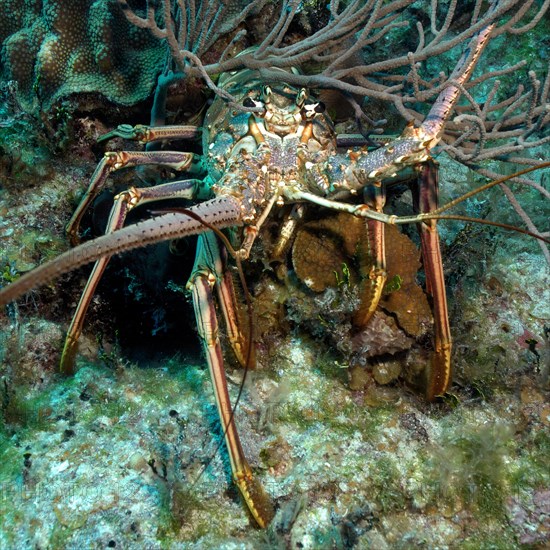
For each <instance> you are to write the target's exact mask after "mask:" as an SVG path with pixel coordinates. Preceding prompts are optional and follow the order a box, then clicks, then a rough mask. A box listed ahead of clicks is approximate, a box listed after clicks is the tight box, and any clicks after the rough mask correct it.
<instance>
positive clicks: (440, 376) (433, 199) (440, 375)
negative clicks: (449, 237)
mask: <svg viewBox="0 0 550 550" xmlns="http://www.w3.org/2000/svg"><path fill="white" fill-rule="evenodd" d="M418 169H419V177H418V181H417V183H416V184H415V185H414V186H413V203H414V208H415V210H416V211H417V212H419V213H429V212H432V211H433V210H435V209H436V208H437V206H438V194H439V182H438V167H437V164H436V163H435V162H434V161H432V160H430V161H428V162H426V163H425V164H421V165H419V167H418ZM418 226H419V230H420V239H421V243H422V258H423V261H424V271H425V273H426V289H427V291H428V293H429V294H430V295H431V296H432V299H433V315H434V330H435V338H434V340H435V341H434V348H435V349H434V352H433V355H432V360H431V364H430V369H429V373H428V381H427V386H426V398H427V399H428V400H432V399H434V398H435V397H437V396H440V395H443V394H444V393H445V392H446V391H447V388H448V387H449V385H450V383H451V348H452V341H451V329H450V325H449V313H448V309H447V297H446V294H445V278H444V276H443V264H442V261H441V248H440V244H439V233H438V231H437V221H436V220H425V221H422V222H420V223H419V224H418Z"/></svg>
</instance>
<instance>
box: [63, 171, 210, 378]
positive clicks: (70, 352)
mask: <svg viewBox="0 0 550 550" xmlns="http://www.w3.org/2000/svg"><path fill="white" fill-rule="evenodd" d="M200 183H201V182H200V181H197V180H187V181H175V182H170V183H165V184H163V185H158V186H156V187H149V188H144V189H136V188H134V187H132V188H130V189H129V190H128V191H125V192H123V193H120V194H119V195H117V196H116V197H115V204H114V205H113V208H112V210H111V214H110V216H109V220H108V222H107V230H106V233H112V232H113V231H116V230H118V229H120V228H121V227H122V226H123V225H124V221H125V219H126V216H127V214H128V212H129V211H130V210H131V209H132V208H134V207H136V206H137V205H138V204H139V205H141V204H146V203H148V202H152V201H159V200H163V199H173V198H186V199H192V198H193V197H194V196H195V190H196V187H197V185H198V184H200ZM111 257H112V256H111V255H108V256H103V257H102V258H100V259H99V260H98V261H97V262H96V263H95V265H94V268H93V270H92V273H91V274H90V276H89V278H88V282H87V283H86V286H85V288H84V291H83V292H82V296H81V297H80V301H79V303H78V306H77V308H76V311H75V313H74V315H73V318H72V321H71V324H70V325H69V329H68V331H67V336H66V338H65V345H64V347H63V353H62V354H61V362H60V370H61V372H63V373H64V374H72V373H73V372H74V363H75V357H76V352H77V347H78V339H79V337H80V335H81V334H82V327H83V325H84V318H85V316H86V312H87V311H88V307H89V305H90V302H91V300H92V298H93V296H94V294H95V291H96V288H97V285H98V283H99V281H100V279H101V277H102V275H103V273H104V271H105V268H106V267H107V264H108V263H109V260H110V259H111Z"/></svg>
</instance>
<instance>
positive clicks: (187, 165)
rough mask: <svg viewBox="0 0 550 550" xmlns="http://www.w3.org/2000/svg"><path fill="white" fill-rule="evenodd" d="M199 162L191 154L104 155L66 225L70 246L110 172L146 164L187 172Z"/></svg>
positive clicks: (75, 240)
mask: <svg viewBox="0 0 550 550" xmlns="http://www.w3.org/2000/svg"><path fill="white" fill-rule="evenodd" d="M199 162H200V160H199V159H198V157H197V156H196V155H194V154H193V153H180V152H175V151H154V152H142V151H135V152H131V151H120V152H118V153H110V152H107V153H105V156H104V157H103V158H102V159H101V161H100V162H99V164H98V165H97V167H96V169H95V171H94V173H93V175H92V179H91V180H90V184H89V186H88V189H87V190H86V192H85V193H84V196H83V197H82V200H81V201H80V204H79V205H78V207H77V208H76V210H75V211H74V214H73V215H72V217H71V219H70V220H69V223H68V224H67V228H66V232H67V235H68V237H69V240H70V241H71V244H72V245H73V246H76V245H77V244H79V241H80V239H79V236H78V231H79V228H80V222H81V221H82V217H83V216H84V213H85V212H86V210H87V209H88V207H89V206H90V204H91V203H92V201H93V200H94V199H95V198H96V197H97V195H98V194H99V192H100V191H101V190H102V189H103V187H104V186H105V181H106V180H107V177H108V176H109V174H110V173H111V172H114V171H115V170H120V169H121V168H128V167H131V166H144V165H146V164H157V165H161V166H168V167H170V168H173V169H174V170H179V171H183V170H188V171H189V170H190V169H191V168H192V166H193V164H195V165H197V164H198V163H199Z"/></svg>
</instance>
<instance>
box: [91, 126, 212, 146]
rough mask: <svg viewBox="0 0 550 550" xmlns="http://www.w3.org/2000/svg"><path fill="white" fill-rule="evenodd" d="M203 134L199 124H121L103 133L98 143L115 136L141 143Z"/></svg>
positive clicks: (193, 137)
mask: <svg viewBox="0 0 550 550" xmlns="http://www.w3.org/2000/svg"><path fill="white" fill-rule="evenodd" d="M200 135H201V130H200V128H198V127H197V126H182V125H167V126H146V125H144V124H136V125H135V126H132V125H130V124H120V125H119V126H117V127H116V128H115V129H114V130H111V131H110V132H107V133H106V134H103V135H102V136H100V137H99V138H98V140H97V141H98V143H99V142H101V141H107V140H109V139H112V138H114V137H121V138H123V139H131V140H134V141H138V142H139V143H152V142H154V141H160V140H174V139H196V138H199V137H200Z"/></svg>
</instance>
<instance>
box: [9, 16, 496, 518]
mask: <svg viewBox="0 0 550 550" xmlns="http://www.w3.org/2000/svg"><path fill="white" fill-rule="evenodd" d="M491 30H492V26H489V27H487V28H485V29H483V30H482V31H481V32H479V33H478V34H477V35H476V36H475V37H474V38H473V39H472V41H471V43H470V45H469V48H468V49H467V51H466V52H465V53H464V54H463V56H462V58H461V59H460V61H459V63H458V65H457V67H456V68H455V70H454V72H453V74H452V75H451V78H450V80H449V82H450V84H449V85H448V86H447V87H446V88H444V89H443V91H442V92H441V93H440V95H439V96H438V98H437V99H436V101H435V103H434V105H433V107H432V108H431V110H430V112H429V114H428V116H427V117H426V119H425V120H424V122H423V123H422V124H421V125H420V126H418V127H414V126H412V125H409V126H408V127H407V128H406V129H405V130H404V132H403V133H402V135H401V136H400V137H398V138H396V139H394V140H392V141H390V142H389V143H387V144H385V145H383V146H381V147H379V148H378V149H376V150H374V151H368V150H367V148H366V147H359V146H352V147H351V148H350V149H348V150H347V151H343V150H342V147H341V145H342V144H343V143H344V142H345V139H344V138H342V137H338V136H336V135H335V133H334V131H333V129H332V128H333V126H332V124H331V123H330V120H329V119H328V116H327V115H326V113H325V112H324V110H325V109H324V106H323V104H322V103H321V102H319V101H316V100H313V99H311V98H309V96H308V92H307V91H306V89H303V88H302V89H299V90H297V89H293V88H292V87H290V86H278V85H275V84H272V85H266V84H269V83H262V82H260V81H259V80H258V78H257V77H255V76H254V73H253V72H252V71H249V70H246V71H241V72H236V73H226V74H223V75H221V77H220V79H219V83H218V86H219V87H220V88H222V89H224V90H226V91H228V92H229V93H231V94H232V95H233V97H237V98H239V99H240V101H241V102H242V105H243V107H245V108H246V109H248V110H238V109H231V108H228V106H227V105H226V103H225V102H224V101H223V100H222V99H221V98H219V97H217V98H216V99H215V100H214V102H213V104H212V105H211V107H210V108H209V110H208V112H207V114H206V119H205V122H204V131H203V134H202V138H203V151H204V157H203V159H202V160H201V159H200V158H198V157H197V156H196V155H194V154H192V153H186V152H172V151H148V152H118V153H106V154H105V157H104V158H103V160H102V161H101V162H100V164H99V165H98V167H97V169H96V171H95V173H94V175H93V177H92V180H91V183H90V186H89V188H88V190H87V192H86V194H85V196H84V198H83V200H82V202H81V204H80V205H79V207H78V209H77V210H76V212H75V214H74V215H73V217H72V219H71V221H70V222H69V225H68V234H69V237H70V239H71V242H72V243H73V244H74V245H77V246H76V247H75V248H74V249H72V250H70V251H68V252H66V253H64V254H62V255H61V256H59V257H58V258H56V259H54V260H52V261H50V262H48V263H46V264H44V265H42V266H40V267H38V268H37V269H35V270H33V271H31V272H30V273H28V274H25V275H23V276H22V277H21V278H20V279H18V280H17V281H15V282H14V283H12V284H11V285H8V286H7V287H5V288H3V289H2V290H1V291H0V304H6V303H8V302H10V301H12V300H14V299H16V298H17V297H18V296H21V295H22V294H24V293H25V292H28V291H29V290H31V289H32V288H34V287H36V286H38V285H41V284H44V283H45V282H47V281H49V280H50V279H52V278H54V277H58V276H59V275H61V274H63V273H65V272H68V271H70V270H74V269H76V268H77V267H79V266H82V265H84V264H86V263H89V262H93V261H95V262H96V264H95V266H94V269H93V271H92V274H91V275H90V277H89V280H88V283H87V285H86V288H85V290H84V292H83V294H82V298H81V300H80V303H79V304H78V307H77V310H76V313H75V315H74V318H73V320H72V323H71V325H70V328H69V331H68V335H67V339H66V343H65V347H64V350H63V354H62V359H61V368H62V371H64V372H72V370H73V366H74V359H75V354H76V350H77V342H78V338H79V336H80V334H81V331H82V324H83V320H84V316H85V313H86V310H87V308H88V305H89V303H90V300H91V298H92V296H93V293H94V291H95V289H96V286H97V284H98V282H99V279H100V277H101V275H102V273H103V272H104V270H105V267H106V265H107V263H108V262H109V259H110V258H111V256H112V255H113V254H118V253H121V252H124V251H127V250H130V249H134V248H138V247H144V246H147V245H148V244H151V243H154V242H157V241H162V240H169V239H175V238H180V237H185V236H188V235H193V234H199V240H198V250H197V255H196V261H195V265H194V269H193V272H192V275H191V278H190V280H189V283H188V288H189V289H190V291H191V294H192V300H193V304H194V308H195V313H196V319H197V324H198V331H199V335H200V338H201V340H202V344H203V347H204V350H205V353H206V357H207V362H208V365H209V368H210V373H211V377H212V382H213V386H214V392H215V396H216V402H217V406H218V412H219V416H220V420H221V423H222V426H223V427H224V434H225V441H226V445H227V449H228V453H229V457H230V461H231V468H232V472H233V476H234V480H235V483H236V485H237V486H238V488H239V490H240V492H241V494H242V495H243V498H244V500H245V501H246V503H247V505H248V508H249V509H250V512H251V513H252V515H253V517H254V518H255V520H256V521H257V523H258V524H259V525H260V526H262V527H264V526H266V525H267V524H268V523H269V522H270V521H271V519H272V517H273V508H272V505H271V503H270V500H269V498H268V497H267V495H266V494H265V492H264V490H263V488H262V487H261V485H260V484H259V483H258V482H257V481H256V480H255V478H254V477H253V474H252V471H251V468H250V467H249V465H248V462H247V460H246V458H245V456H244V453H243V450H242V447H241V443H240V440H239V435H238V433H237V429H236V426H235V422H234V419H233V411H232V406H231V402H230V398H229V393H228V389H227V382H226V376H225V371H224V366H223V357H222V351H221V347H220V341H219V338H218V321H217V318H216V307H215V299H214V295H213V291H214V288H215V289H216V291H217V300H218V305H219V308H220V309H221V311H222V314H223V317H224V320H225V323H226V327H227V335H228V339H229V342H230V344H231V346H232V347H233V349H234V350H235V353H236V356H237V358H238V359H239V361H240V362H241V363H242V364H243V365H245V366H246V365H248V364H249V363H250V362H251V360H252V355H253V350H252V344H251V342H250V341H249V338H248V336H247V331H246V328H245V327H241V326H240V325H239V316H238V314H237V299H236V297H235V290H234V288H233V282H232V278H231V276H230V275H229V273H228V270H227V263H228V260H227V257H226V254H225V252H224V250H223V248H221V247H220V239H219V237H218V232H219V230H221V229H224V228H242V233H241V235H242V240H241V245H240V248H239V250H238V251H237V253H236V255H237V257H238V259H241V260H242V259H246V258H247V257H248V256H249V254H250V252H251V249H252V246H253V244H254V241H255V239H256V237H257V235H258V233H259V231H260V229H261V227H262V224H263V223H264V222H265V220H266V218H267V217H268V216H269V215H270V214H271V213H272V212H273V211H274V210H275V209H277V208H278V207H279V206H281V205H284V204H295V205H303V204H304V203H305V204H309V203H311V204H314V205H317V206H319V207H322V208H327V209H332V210H336V211H342V212H347V213H349V214H353V215H355V216H358V217H361V218H364V219H365V220H366V224H367V229H368V234H369V247H370V251H371V255H372V257H373V266H372V268H371V270H370V273H369V275H368V277H369V280H370V288H369V293H370V295H371V298H370V306H369V307H368V310H367V311H366V312H364V317H365V318H364V319H363V323H366V322H367V321H368V319H369V318H370V316H372V315H373V314H374V312H375V310H376V307H377V304H378V302H379V300H380V297H381V295H382V290H383V287H384V284H385V282H386V278H387V277H386V269H385V266H386V260H385V243H384V224H388V223H389V224H402V223H417V224H418V225H419V227H420V234H421V245H422V254H423V259H424V269H425V273H426V279H427V289H428V292H429V293H430V294H431V295H432V297H433V314H434V323H435V338H434V352H433V356H432V362H431V366H430V367H429V369H428V371H429V377H428V378H429V381H428V384H427V389H426V396H427V399H429V400H432V399H434V398H435V397H436V396H440V395H442V394H444V393H445V392H446V390H447V388H448V386H449V384H450V381H451V345H452V344H451V334H450V328H449V321H448V314H447V302H446V297H445V285H444V278H443V271H442V264H441V253H440V247H439V238H438V232H437V227H436V219H435V218H437V215H438V213H439V210H438V205H437V194H438V181H437V168H436V165H435V163H434V162H433V161H432V160H431V159H430V149H431V148H433V147H434V146H435V145H436V144H437V143H438V141H439V139H440V136H441V134H442V131H443V127H444V125H445V122H446V120H447V119H448V118H449V115H450V112H451V111H452V109H453V107H454V105H455V104H456V102H457V99H458V97H459V95H460V90H461V87H462V85H463V83H464V82H466V81H467V80H468V78H469V77H470V75H471V73H472V70H473V68H474V65H475V63H476V61H477V59H478V58H479V55H480V53H481V51H482V50H483V47H484V45H485V43H486V41H487V38H488V36H489V35H490V33H491ZM281 79H282V80H284V75H283V76H281ZM198 134H199V130H198V129H197V128H195V127H191V126H165V127H147V126H135V127H131V126H127V125H122V126H119V127H118V129H116V130H115V131H113V132H111V133H110V134H108V135H107V136H104V139H107V138H110V137H112V136H115V135H116V136H121V137H124V138H127V139H133V140H137V141H139V142H141V143H151V142H153V141H158V140H168V139H175V138H177V139H182V138H191V137H196V136H197V135H198ZM145 164H154V165H163V166H168V167H171V168H173V169H176V170H181V171H187V172H191V173H193V172H196V173H199V172H200V168H201V166H203V167H205V168H206V171H207V176H206V178H205V179H204V180H199V179H187V180H181V181H175V182H169V183H164V184H162V185H159V186H156V187H152V188H140V189H138V188H134V187H132V188H130V189H129V190H128V191H125V192H123V193H121V194H119V195H117V196H116V197H115V204H114V207H113V209H112V212H111V215H110V218H109V221H108V226H107V234H106V235H104V236H103V237H99V238H97V239H94V240H91V241H88V242H85V243H83V244H78V240H79V239H78V232H79V226H80V222H81V220H82V216H83V214H84V212H85V211H86V209H87V208H88V207H89V205H90V204H91V202H92V201H93V200H94V198H95V197H96V196H97V194H98V193H99V191H100V190H101V188H102V187H103V186H104V184H105V182H106V180H107V177H108V175H109V173H110V172H112V171H114V170H118V169H120V168H123V167H131V166H140V165H145ZM407 167H414V168H415V169H416V171H417V180H418V181H417V183H416V184H415V185H414V186H413V198H414V207H415V209H416V214H415V215H414V216H410V217H404V218H398V217H396V216H391V215H387V214H385V213H384V212H383V208H384V205H385V200H386V188H387V187H388V186H389V182H390V178H391V177H392V176H394V175H395V174H396V173H397V172H399V171H402V170H404V169H405V168H407ZM359 193H363V196H364V199H363V202H357V199H355V200H354V197H359ZM212 195H213V198H212ZM174 198H185V199H190V200H195V201H203V202H199V203H198V204H196V205H195V206H193V207H191V208H190V209H189V210H188V211H174V212H171V213H166V214H163V215H159V216H157V217H154V218H152V219H149V220H146V221H141V222H139V223H136V224H135V225H131V226H129V227H123V226H124V221H125V218H126V215H127V213H128V212H129V211H130V210H131V209H133V208H135V207H136V206H138V205H140V206H141V205H144V204H148V203H151V202H153V201H161V200H165V199H174ZM213 229H215V230H216V232H214V231H213ZM295 230H296V217H295V216H293V214H292V213H291V214H290V215H289V216H288V218H287V220H286V221H285V223H284V225H283V228H282V230H281V235H280V238H279V240H278V241H277V243H276V245H275V247H274V251H273V254H274V256H275V257H278V256H281V255H283V254H284V251H285V250H286V248H287V245H288V243H289V241H290V240H291V239H292V235H293V232H294V231H295Z"/></svg>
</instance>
